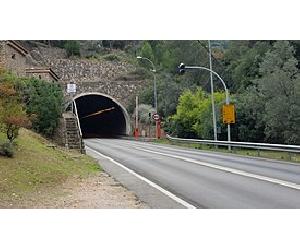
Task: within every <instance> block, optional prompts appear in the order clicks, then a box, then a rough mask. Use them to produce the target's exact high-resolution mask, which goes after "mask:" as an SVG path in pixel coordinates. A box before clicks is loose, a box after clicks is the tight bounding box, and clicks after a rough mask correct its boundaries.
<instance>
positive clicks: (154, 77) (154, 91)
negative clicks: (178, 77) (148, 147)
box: [136, 56, 160, 139]
mask: <svg viewBox="0 0 300 250" xmlns="http://www.w3.org/2000/svg"><path fill="white" fill-rule="evenodd" d="M136 58H137V59H140V60H146V61H148V62H150V63H151V66H152V70H151V72H152V74H153V101H154V103H153V107H154V110H155V113H156V114H157V113H158V107H157V87H156V74H155V73H156V69H155V67H154V64H153V62H152V61H151V60H150V59H149V58H146V57H141V56H137V57H136ZM155 124H156V138H157V139H159V138H160V135H159V132H158V131H159V130H160V129H159V128H158V127H159V121H156V122H155Z"/></svg>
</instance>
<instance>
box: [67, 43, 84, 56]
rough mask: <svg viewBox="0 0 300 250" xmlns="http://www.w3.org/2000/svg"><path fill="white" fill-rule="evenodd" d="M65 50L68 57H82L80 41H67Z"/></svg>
mask: <svg viewBox="0 0 300 250" xmlns="http://www.w3.org/2000/svg"><path fill="white" fill-rule="evenodd" d="M64 48H65V49H66V51H67V55H68V57H70V56H80V44H79V42H78V41H75V40H70V41H66V42H65V44H64Z"/></svg>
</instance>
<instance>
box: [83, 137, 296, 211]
mask: <svg viewBox="0 0 300 250" xmlns="http://www.w3.org/2000/svg"><path fill="white" fill-rule="evenodd" d="M85 144H86V146H87V152H88V154H90V155H92V156H94V157H97V158H99V160H100V162H101V165H102V166H103V167H104V169H105V170H106V171H107V172H109V173H110V174H111V175H113V176H114V177H115V178H116V179H118V180H119V181H120V182H121V183H122V184H123V185H124V186H126V187H128V188H129V189H131V190H133V191H134V192H135V193H137V195H138V197H139V198H140V199H141V200H143V201H146V202H147V203H148V204H149V205H150V207H153V208H300V164H294V163H287V162H279V161H275V160H268V159H259V158H254V157H243V156H236V155H231V154H224V153H213V152H205V151H199V150H193V149H185V148H182V147H177V146H172V145H161V144H154V143H146V142H138V141H129V140H119V139H88V140H85ZM130 176H131V177H130ZM149 187H150V188H152V189H153V190H155V191H153V190H152V191H153V192H152V191H151V192H150V191H149V190H147V188H149Z"/></svg>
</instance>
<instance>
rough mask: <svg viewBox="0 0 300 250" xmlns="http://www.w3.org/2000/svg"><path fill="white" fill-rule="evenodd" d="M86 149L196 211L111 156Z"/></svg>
mask: <svg viewBox="0 0 300 250" xmlns="http://www.w3.org/2000/svg"><path fill="white" fill-rule="evenodd" d="M85 148H86V149H88V150H90V151H92V152H94V153H95V154H98V155H100V156H101V157H103V158H106V159H108V160H109V161H111V162H112V163H114V164H115V165H117V166H119V167H121V168H123V169H125V170H126V171H127V172H128V173H130V174H132V175H134V176H135V177H137V178H139V179H140V180H143V181H145V182H146V183H148V184H149V185H150V186H151V187H153V188H155V189H157V190H159V191H160V192H162V193H164V194H165V195H167V196H168V197H169V198H171V199H172V200H174V201H176V202H178V203H179V204H181V205H183V206H185V207H186V208H189V209H196V207H195V206H193V205H192V204H190V203H188V202H186V201H184V200H182V199H180V198H179V197H177V196H176V195H175V194H173V193H171V192H170V191H168V190H166V189H164V188H162V187H160V186H159V185H157V184H156V183H154V182H153V181H150V180H149V179H147V178H145V177H144V176H141V175H139V174H137V173H136V172H134V171H133V170H132V169H129V168H127V167H125V166H124V165H123V164H121V163H119V162H117V161H115V160H114V159H113V158H111V157H109V156H106V155H104V154H102V153H99V152H98V151H96V150H94V149H91V148H90V147H88V146H85Z"/></svg>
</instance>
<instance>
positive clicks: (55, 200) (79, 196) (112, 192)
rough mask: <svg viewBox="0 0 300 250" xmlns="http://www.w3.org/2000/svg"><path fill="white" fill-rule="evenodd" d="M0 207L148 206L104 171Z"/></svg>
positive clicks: (40, 191) (8, 202)
mask: <svg viewBox="0 0 300 250" xmlns="http://www.w3.org/2000/svg"><path fill="white" fill-rule="evenodd" d="M0 208H29V209H30V208H37V209H44V208H47V209H143V208H149V207H148V205H147V204H145V203H143V202H141V201H139V200H138V199H137V197H136V195H135V194H134V193H133V192H130V191H128V190H127V189H126V188H124V187H123V186H122V185H121V184H120V183H119V182H117V181H116V180H115V179H114V178H112V177H111V176H109V175H108V174H106V173H105V172H99V173H98V174H97V175H96V176H95V175H94V176H90V177H87V178H72V179H69V180H67V181H66V182H65V183H64V184H63V185H62V186H61V187H59V188H57V189H55V190H53V189H51V190H44V191H43V190H39V191H37V192H33V193H31V194H30V195H28V196H27V197H23V198H22V199H18V197H15V198H14V199H12V200H11V201H0Z"/></svg>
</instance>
